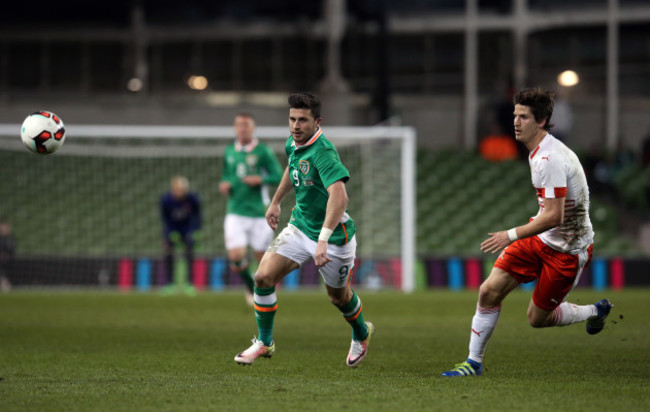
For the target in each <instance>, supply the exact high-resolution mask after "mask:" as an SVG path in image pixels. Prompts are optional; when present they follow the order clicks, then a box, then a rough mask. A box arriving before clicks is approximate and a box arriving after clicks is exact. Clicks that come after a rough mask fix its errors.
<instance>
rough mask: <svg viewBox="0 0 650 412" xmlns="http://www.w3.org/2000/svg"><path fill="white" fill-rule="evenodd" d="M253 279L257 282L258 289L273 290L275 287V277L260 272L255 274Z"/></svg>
mask: <svg viewBox="0 0 650 412" xmlns="http://www.w3.org/2000/svg"><path fill="white" fill-rule="evenodd" d="M253 279H254V280H255V286H257V287H258V288H271V287H273V286H275V281H274V280H273V277H272V276H268V275H266V274H264V273H263V272H260V271H259V270H258V271H257V273H255V276H253Z"/></svg>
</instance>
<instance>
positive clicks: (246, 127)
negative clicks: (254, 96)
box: [235, 116, 255, 144]
mask: <svg viewBox="0 0 650 412" xmlns="http://www.w3.org/2000/svg"><path fill="white" fill-rule="evenodd" d="M254 132H255V120H253V119H252V118H250V117H248V116H236V117H235V135H236V136H237V140H238V141H239V143H241V144H248V143H250V141H251V140H253V133H254Z"/></svg>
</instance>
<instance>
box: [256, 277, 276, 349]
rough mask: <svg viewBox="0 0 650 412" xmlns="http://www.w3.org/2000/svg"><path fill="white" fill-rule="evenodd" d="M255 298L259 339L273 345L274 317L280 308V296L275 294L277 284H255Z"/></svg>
mask: <svg viewBox="0 0 650 412" xmlns="http://www.w3.org/2000/svg"><path fill="white" fill-rule="evenodd" d="M253 299H254V301H255V305H254V307H255V319H256V320H257V330H258V339H259V340H261V341H262V342H263V343H264V345H266V346H271V344H272V343H273V318H274V317H275V312H276V311H277V310H278V297H277V295H276V294H275V286H273V287H270V288H260V287H257V286H255V294H254V296H253Z"/></svg>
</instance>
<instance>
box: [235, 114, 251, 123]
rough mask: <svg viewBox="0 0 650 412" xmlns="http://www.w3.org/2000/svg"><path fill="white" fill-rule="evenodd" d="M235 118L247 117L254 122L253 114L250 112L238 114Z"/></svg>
mask: <svg viewBox="0 0 650 412" xmlns="http://www.w3.org/2000/svg"><path fill="white" fill-rule="evenodd" d="M235 117H248V118H249V119H251V120H253V121H255V116H253V113H250V112H239V113H237V114H236V115H235Z"/></svg>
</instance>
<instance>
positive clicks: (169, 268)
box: [165, 253, 174, 285]
mask: <svg viewBox="0 0 650 412" xmlns="http://www.w3.org/2000/svg"><path fill="white" fill-rule="evenodd" d="M165 275H166V277H167V284H168V285H171V284H172V283H174V254H173V253H167V254H166V255H165Z"/></svg>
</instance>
